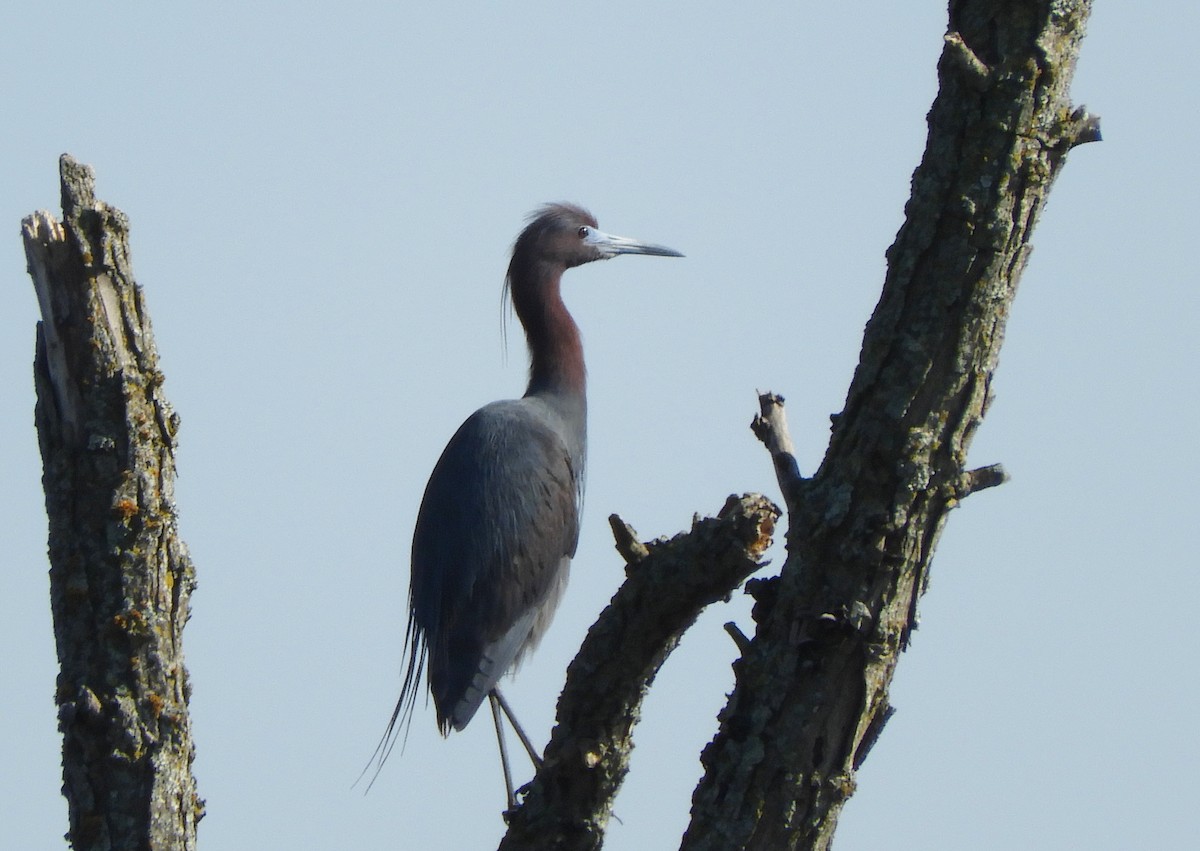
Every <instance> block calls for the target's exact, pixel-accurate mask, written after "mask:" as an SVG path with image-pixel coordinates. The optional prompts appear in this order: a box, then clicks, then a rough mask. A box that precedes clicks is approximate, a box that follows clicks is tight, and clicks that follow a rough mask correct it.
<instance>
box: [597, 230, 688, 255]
mask: <svg viewBox="0 0 1200 851" xmlns="http://www.w3.org/2000/svg"><path fill="white" fill-rule="evenodd" d="M584 242H587V243H589V244H591V245H594V246H595V247H596V248H597V249H598V250H599V251H600V254H601V256H602V257H605V258H609V257H616V256H617V255H618V254H652V255H654V256H656V257H682V256H683V255H682V254H680V253H679V252H678V251H676V250H675V249H674V248H667V247H666V246H665V245H654V244H653V243H649V242H638V241H637V240H636V239H629V238H628V237H624V236H613V235H612V234H611V233H604V232H602V231H598V230H596V229H594V228H593V229H592V230H591V231H590V232H589V233H588V235H587V236H586V237H584Z"/></svg>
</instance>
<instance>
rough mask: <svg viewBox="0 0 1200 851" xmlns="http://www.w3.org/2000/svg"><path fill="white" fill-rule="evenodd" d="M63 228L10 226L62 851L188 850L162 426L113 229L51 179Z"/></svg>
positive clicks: (117, 221) (65, 164)
mask: <svg viewBox="0 0 1200 851" xmlns="http://www.w3.org/2000/svg"><path fill="white" fill-rule="evenodd" d="M60 174H61V183H62V208H63V221H62V222H61V223H60V222H58V221H56V220H55V219H54V218H53V217H52V216H51V215H50V214H49V213H45V212H39V213H35V214H33V215H31V216H29V217H27V218H26V219H25V220H24V222H23V228H22V230H23V236H24V241H25V252H26V257H27V258H28V261H29V272H30V275H31V277H32V278H33V283H34V288H35V289H36V291H37V297H38V304H39V307H40V309H41V314H42V321H41V322H40V323H38V333H37V350H36V356H35V364H34V378H35V384H36V387H37V407H36V411H35V419H36V423H37V430H38V440H39V444H40V446H41V451H42V463H43V485H44V488H45V493H46V513H47V515H48V519H49V555H50V595H51V607H52V610H53V616H54V635H55V641H56V644H57V648H58V658H59V664H60V666H61V671H60V673H59V676H58V684H57V688H56V692H55V699H56V701H57V704H58V717H59V726H60V729H61V731H62V734H63V792H64V794H65V795H66V798H67V802H68V806H69V812H70V831H69V833H68V834H67V838H68V840H69V841H70V843H71V845H72V847H73V848H76V849H80V851H83V849H96V851H99V849H106V851H107V850H108V849H129V851H135V849H136V851H144V849H194V848H195V847H196V823H197V822H198V821H199V819H200V818H201V816H202V814H203V802H202V801H201V800H200V798H199V796H198V794H197V790H196V783H195V780H194V778H193V776H192V773H191V764H192V759H193V756H194V749H193V745H192V739H191V730H190V721H189V717H188V711H187V704H188V695H189V686H188V682H187V672H186V670H185V669H184V665H183V645H182V632H183V626H184V624H185V623H186V622H187V619H188V613H189V598H190V595H191V593H192V590H193V589H194V587H195V573H194V570H193V566H192V562H191V559H190V558H189V557H188V554H187V549H186V547H185V546H184V544H183V542H182V541H181V540H180V538H179V535H178V532H177V528H176V515H175V505H174V493H173V492H174V482H175V459H174V449H175V433H176V430H177V428H178V419H177V417H176V415H175V414H174V413H173V412H172V410H171V408H170V406H169V405H168V404H167V402H166V400H165V399H164V398H163V394H162V382H163V376H162V373H160V372H159V371H158V354H157V352H156V350H155V346H154V338H153V335H152V332H151V328H150V320H149V316H148V315H147V314H146V311H145V306H144V304H143V302H142V292H141V288H140V287H138V285H137V284H136V283H135V282H134V279H133V274H132V269H131V265H130V255H129V242H128V238H129V223H128V220H127V219H126V218H125V216H124V214H122V213H121V212H120V211H119V210H116V209H114V208H112V207H109V206H107V205H106V204H104V203H103V202H100V201H97V200H96V198H95V185H94V178H93V175H92V172H91V169H89V168H88V167H86V166H82V165H80V164H78V163H76V162H75V161H74V160H72V159H71V158H70V157H69V156H66V155H64V156H63V157H62V159H61V161H60Z"/></svg>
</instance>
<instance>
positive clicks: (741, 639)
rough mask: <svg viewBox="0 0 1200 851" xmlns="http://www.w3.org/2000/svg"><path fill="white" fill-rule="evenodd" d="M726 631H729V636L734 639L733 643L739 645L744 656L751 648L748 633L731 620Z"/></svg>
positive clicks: (739, 651) (726, 626) (739, 649)
mask: <svg viewBox="0 0 1200 851" xmlns="http://www.w3.org/2000/svg"><path fill="white" fill-rule="evenodd" d="M725 631H726V632H727V633H729V637H730V638H732V639H733V643H734V644H735V645H737V649H738V653H740V654H742V655H743V656H744V655H746V653H747V651H749V650H750V639H749V638H747V637H746V633H744V632H742V630H741V628H740V627H739V626H738V625H737V624H736V623H734V622H733V621H729V622H727V623H726V624H725Z"/></svg>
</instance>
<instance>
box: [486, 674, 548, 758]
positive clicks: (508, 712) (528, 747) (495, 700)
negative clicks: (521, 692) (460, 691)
mask: <svg viewBox="0 0 1200 851" xmlns="http://www.w3.org/2000/svg"><path fill="white" fill-rule="evenodd" d="M488 697H490V698H491V699H492V709H493V712H494V711H495V707H496V704H499V705H500V708H501V709H502V710H504V715H505V717H506V718H508V723H509V724H512V728H513V730H515V731H516V733H517V738H518V739H520V740H521V744H523V745H524V746H525V753H527V754H529V758H530V759H531V760H532V761H533V767H534V768H541V767H542V758H541V757H540V756H538V752H537V749H536V748H534V746H533V742H531V741H530V740H529V737H528V736H527V735H525V731H524V730H523V729H522V728H521V725H520V724H518V723H517V716H515V715H513V711H512V707H511V706H509V705H508V701H507V700H505V699H504V695H502V694H501V693H500V689H499V688H493V689H492V690H491V691H490V692H488Z"/></svg>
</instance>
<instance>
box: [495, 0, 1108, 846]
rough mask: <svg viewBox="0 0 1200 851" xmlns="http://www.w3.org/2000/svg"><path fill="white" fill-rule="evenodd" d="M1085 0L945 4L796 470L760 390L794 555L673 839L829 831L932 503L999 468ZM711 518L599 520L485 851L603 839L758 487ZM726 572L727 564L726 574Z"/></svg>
mask: <svg viewBox="0 0 1200 851" xmlns="http://www.w3.org/2000/svg"><path fill="white" fill-rule="evenodd" d="M1089 7H1090V3H1089V2H1088V0H1061V2H1051V0H1003V2H1002V0H953V2H951V4H950V26H949V32H948V34H947V36H946V38H945V47H944V50H943V52H942V57H941V60H940V62H939V64H938V73H939V79H940V84H941V85H940V91H939V94H938V97H937V99H936V101H935V102H934V105H933V108H932V110H931V111H930V113H929V136H928V141H927V146H926V150H925V156H924V158H923V160H922V162H921V164H920V166H919V167H918V168H917V171H916V173H915V174H914V176H913V181H912V187H913V190H912V197H911V199H910V201H909V203H908V206H907V210H906V212H907V220H906V222H905V224H904V225H903V227H902V228H901V229H900V232H899V234H898V235H897V237H896V241H895V243H894V244H893V245H892V247H891V249H890V250H889V252H888V273H887V278H886V280H885V282H884V288H883V295H882V297H881V298H880V301H879V304H878V306H877V307H876V310H875V314H874V316H873V317H872V318H871V321H870V323H869V324H868V326H867V330H866V334H865V338H864V340H863V347H862V353H861V358H860V361H859V366H858V369H857V371H856V373H855V376H854V380H853V382H852V384H851V386H850V390H849V394H848V397H847V401H846V407H845V410H844V411H843V412H842V413H841V414H839V415H838V416H837V417H835V418H834V425H833V432H832V437H831V440H830V444H829V448H828V451H827V453H826V456H825V459H824V461H823V463H822V464H821V467H820V469H818V470H817V472H816V473H815V474H814V475H813V476H812V477H811V478H804V477H802V476H801V475H800V473H799V471H798V470H797V467H796V461H795V458H794V457H793V456H792V453H791V451H790V440H789V438H788V436H787V432H786V426H785V425H784V419H783V411H782V400H781V399H779V398H778V397H774V396H771V395H767V396H764V397H763V400H762V405H763V410H762V414H761V415H760V418H759V419H758V420H757V421H756V423H755V429H756V432H757V433H758V434H759V436H760V437H761V438H762V439H763V440H764V442H765V443H766V444H767V446H768V448H769V449H770V450H771V453H772V456H773V458H774V461H775V466H776V471H777V473H778V477H779V481H780V485H781V488H782V491H783V494H784V497H785V500H786V502H787V512H788V514H787V520H788V532H787V543H788V558H787V561H786V563H785V564H784V566H783V568H782V570H781V572H780V575H779V576H777V577H774V578H771V579H767V580H762V581H757V582H755V583H752V586H751V589H750V590H751V593H752V594H753V595H754V597H755V600H756V605H755V609H754V619H755V622H756V624H757V631H756V634H755V635H754V636H753V638H752V639H743V638H741V637H738V640H739V644H740V645H741V646H742V649H743V653H742V658H741V659H740V660H739V661H738V662H737V663H736V665H735V673H736V685H735V689H734V692H733V694H732V695H731V697H730V700H729V703H728V704H727V706H726V707H725V709H724V710H723V711H722V713H721V716H720V722H721V723H720V731H719V733H718V734H717V736H716V738H715V739H714V740H713V742H712V743H711V744H710V745H709V746H708V747H707V748H706V749H705V751H704V753H703V755H702V762H703V764H704V767H705V775H704V777H703V778H702V779H701V781H700V784H699V786H698V787H697V788H696V791H695V793H694V795H693V799H692V821H691V824H690V826H689V828H688V831H687V833H686V835H685V836H684V839H683V846H682V847H683V848H685V849H688V851H699V849H713V851H717V849H719V850H720V851H728V849H739V848H753V849H771V851H776V849H783V848H803V849H824V848H827V847H828V846H829V844H830V842H831V841H832V838H833V832H834V829H835V827H836V825H837V819H838V815H839V814H840V812H841V808H842V806H843V804H844V803H845V801H846V800H847V798H849V796H850V795H851V794H852V793H853V791H854V785H855V772H856V770H857V768H858V767H859V765H861V763H862V761H863V759H864V758H865V757H866V755H867V752H868V751H869V749H870V747H871V744H872V743H873V742H874V740H875V738H876V737H877V736H878V735H879V733H880V730H881V729H882V727H883V725H884V723H885V722H886V720H887V718H888V715H889V714H890V712H891V709H890V707H889V705H888V687H889V685H890V683H891V680H892V674H893V672H894V670H895V666H896V663H897V661H898V657H899V654H900V651H901V650H903V649H904V647H905V646H906V644H907V640H908V636H909V633H910V631H911V630H912V629H913V627H914V626H915V622H916V608H917V600H918V598H919V596H920V594H921V592H922V591H923V590H924V587H925V583H926V579H927V576H928V570H929V563H930V560H931V558H932V556H933V551H934V547H935V545H936V543H937V540H938V537H939V535H940V533H941V530H942V527H943V525H944V523H945V521H946V516H947V514H948V512H949V511H950V509H952V508H953V507H954V506H955V505H956V504H957V503H958V502H959V501H960V500H962V499H963V498H964V497H966V496H967V495H969V494H970V493H972V492H974V491H976V490H979V489H981V488H984V487H989V486H992V485H995V484H998V483H999V482H1001V481H1003V478H1004V474H1003V471H1002V470H1000V468H999V467H987V468H983V469H979V470H972V471H968V470H967V469H966V466H965V465H966V459H967V449H968V447H969V444H970V440H971V437H972V435H973V434H974V432H975V430H976V428H977V427H978V426H979V424H980V422H981V420H982V418H983V414H984V411H985V410H986V407H987V404H988V400H989V385H990V382H991V377H992V373H993V371H994V370H995V368H996V363H997V358H998V355H999V351H1000V344H1001V341H1002V339H1003V333H1004V326H1005V322H1006V321H1007V318H1008V313H1009V307H1010V305H1011V303H1012V300H1013V298H1014V296H1015V293H1016V286H1017V280H1018V278H1019V277H1020V273H1021V271H1022V269H1023V268H1024V266H1025V263H1026V260H1027V259H1028V257H1029V252H1030V238H1031V236H1032V232H1033V227H1034V224H1035V223H1036V221H1037V216H1038V213H1039V212H1040V210H1041V208H1042V206H1043V204H1044V203H1045V200H1046V196H1047V193H1048V192H1049V189H1050V185H1051V184H1052V182H1053V180H1054V178H1055V177H1056V176H1057V174H1058V172H1059V170H1060V169H1061V167H1062V165H1063V163H1064V161H1065V156H1066V154H1067V152H1068V151H1069V150H1070V149H1071V148H1072V147H1074V146H1075V145H1078V144H1080V143H1083V142H1087V141H1093V140H1095V139H1098V138H1099V129H1098V122H1097V121H1096V120H1095V119H1093V118H1091V117H1090V116H1088V115H1087V113H1086V112H1084V111H1083V110H1082V109H1075V108H1073V107H1072V105H1071V103H1070V101H1069V96H1068V87H1069V85H1070V81H1071V77H1072V73H1073V71H1074V65H1075V59H1076V56H1077V54H1078V50H1079V46H1080V41H1081V39H1082V37H1083V30H1084V24H1085V22H1086V18H1087V14H1088V11H1089ZM722 517H723V518H725V520H726V524H727V525H726V527H725V528H724V529H723V530H720V531H716V532H715V533H714V531H713V530H711V529H710V528H709V527H708V526H706V525H705V524H704V523H699V524H697V526H696V527H695V528H694V529H693V531H692V532H691V533H689V534H686V535H681V536H680V537H678V538H677V539H675V540H674V541H671V542H670V543H669V544H665V545H651V546H650V547H649V548H647V547H645V546H642V545H639V544H636V543H634V542H632V541H630V536H629V534H628V532H627V531H626V530H624V528H623V526H621V525H620V524H617V528H618V531H619V534H618V546H619V548H620V549H621V551H622V553H623V554H624V555H625V557H626V560H627V561H629V563H630V574H631V575H630V579H629V580H628V581H627V582H626V586H625V587H623V588H622V589H621V591H620V592H619V593H618V595H617V597H615V598H614V600H613V603H612V604H611V605H610V607H609V609H608V610H606V611H605V613H604V614H603V615H602V617H601V621H600V622H599V623H598V624H597V626H596V627H595V628H593V630H592V631H591V633H589V636H588V639H587V641H586V642H585V644H584V646H583V648H582V649H581V650H580V653H579V655H578V656H577V657H576V659H575V661H574V662H573V663H572V665H571V669H570V671H569V673H568V681H567V686H566V688H565V689H564V692H563V696H562V698H561V699H560V702H559V709H558V726H557V727H556V729H555V731H554V733H553V736H552V739H551V742H550V745H549V746H548V748H547V751H546V760H545V763H544V764H543V766H542V767H541V769H540V770H539V771H538V773H537V775H536V777H535V778H534V780H533V782H532V783H531V784H530V786H529V787H527V794H526V797H525V799H524V802H523V804H522V805H521V806H519V807H518V808H517V809H516V811H515V812H513V813H511V814H510V828H509V833H508V835H507V836H506V838H505V840H504V843H503V845H502V847H503V848H505V849H532V848H539V849H540V848H547V849H548V848H555V849H595V848H598V847H599V846H600V844H601V843H602V841H603V836H604V830H605V828H606V826H607V821H608V817H609V815H610V812H611V805H612V797H613V795H615V792H616V789H617V787H618V786H619V785H620V780H621V778H622V777H623V776H624V772H625V766H626V764H627V761H628V752H629V741H630V736H629V732H630V728H631V726H632V724H633V722H634V720H635V719H636V717H637V713H638V706H639V703H640V699H641V694H642V692H643V691H644V688H645V686H646V684H647V683H648V682H649V681H650V679H652V678H653V676H654V673H655V672H656V671H657V669H658V666H659V665H661V663H662V661H663V659H665V657H666V655H667V653H668V652H669V651H670V650H671V649H672V648H673V647H674V643H675V641H676V640H677V638H678V633H677V632H675V631H673V630H662V629H658V628H657V627H658V626H660V625H661V624H662V623H663V622H664V621H669V620H670V619H671V617H672V613H674V612H678V611H681V610H686V609H688V608H689V607H695V608H699V607H700V606H702V605H705V604H706V603H707V602H708V601H709V600H711V599H714V598H715V597H714V595H713V594H712V589H711V588H710V589H706V590H705V592H704V593H701V591H700V589H699V587H698V585H699V583H697V582H695V581H694V577H693V574H699V575H707V574H709V573H710V572H711V571H712V570H713V562H714V561H715V560H716V554H726V555H730V556H733V557H735V559H737V560H741V561H742V562H743V563H751V562H753V560H754V559H755V557H756V556H757V553H758V552H760V549H759V546H760V545H761V540H760V538H759V537H757V534H758V533H762V534H769V532H770V521H771V520H773V517H769V516H768V512H766V511H765V510H764V508H763V506H762V505H761V504H760V503H759V502H758V501H756V500H754V499H743V500H742V501H741V502H740V503H737V504H731V505H730V506H727V507H726V509H725V511H724V512H722ZM732 517H742V518H746V519H747V520H749V521H750V522H742V523H735V522H728V521H729V518H732ZM714 535H715V536H714ZM701 541H703V543H701ZM696 546H699V548H700V550H701V551H702V552H703V553H704V554H703V555H699V556H696V557H694V560H693V561H691V562H690V563H687V562H686V561H685V562H681V563H672V561H671V559H672V553H687V552H688V551H689V550H690V549H691V548H692V547H696ZM648 570H653V571H660V570H667V571H671V570H673V571H675V574H674V577H673V578H671V579H667V580H664V579H663V578H662V577H659V578H656V579H655V580H654V583H655V584H654V587H655V589H656V593H653V594H640V595H638V594H630V593H628V590H629V586H631V585H634V584H636V583H640V582H643V581H646V577H645V576H644V575H643V572H644V571H648ZM736 576H737V574H736V571H733V572H730V573H728V574H724V579H725V580H727V581H729V582H731V584H729V585H728V586H727V587H728V589H732V588H733V587H735V585H736V584H737V583H738V582H739V580H738V579H737V578H736ZM716 596H719V595H716ZM635 601H636V603H635ZM635 604H636V605H637V606H639V607H640V608H639V609H638V610H636V611H635V610H632V609H631V608H630V606H632V605H635ZM671 622H672V623H674V622H675V621H671ZM633 656H636V658H637V659H638V660H639V665H638V667H637V669H636V670H635V671H631V672H627V673H626V674H625V675H624V676H625V680H624V681H623V682H625V683H632V684H633V685H632V687H630V688H626V689H621V688H618V687H617V686H616V685H614V680H612V679H610V678H613V677H615V678H617V680H618V681H619V679H620V677H621V676H622V675H621V674H620V673H619V672H618V669H619V667H620V666H621V665H622V664H624V663H625V662H626V661H627V660H628V659H629V658H631V657H633ZM596 682H600V683H605V684H606V685H605V688H604V689H603V694H601V695H597V694H596V693H594V692H593V690H592V689H591V688H589V683H596ZM604 694H607V695H609V696H610V697H611V699H603V697H604Z"/></svg>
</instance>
